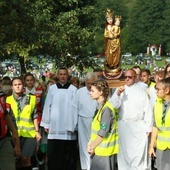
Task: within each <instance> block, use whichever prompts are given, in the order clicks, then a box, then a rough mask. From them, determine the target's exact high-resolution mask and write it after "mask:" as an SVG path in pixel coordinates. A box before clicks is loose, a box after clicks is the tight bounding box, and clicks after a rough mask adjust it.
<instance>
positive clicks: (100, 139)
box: [87, 80, 119, 170]
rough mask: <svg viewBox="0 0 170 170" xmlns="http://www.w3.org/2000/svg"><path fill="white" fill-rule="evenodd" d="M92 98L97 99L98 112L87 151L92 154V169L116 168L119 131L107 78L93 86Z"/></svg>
mask: <svg viewBox="0 0 170 170" xmlns="http://www.w3.org/2000/svg"><path fill="white" fill-rule="evenodd" d="M90 95H91V98H92V99H93V100H97V102H98V106H97V110H98V111H97V113H96V115H95V117H94V119H93V121H92V126H91V138H90V141H89V142H88V146H87V151H88V153H89V154H90V155H91V156H92V164H91V170H104V169H107V170H114V169H115V155H116V154H117V153H118V149H119V148H118V131H117V120H116V114H115V109H114V108H113V106H112V105H111V103H110V102H109V101H108V96H109V86H108V83H107V82H106V81H105V80H98V81H95V82H94V83H93V84H92V86H91V91H90Z"/></svg>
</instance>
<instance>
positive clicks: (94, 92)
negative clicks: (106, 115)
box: [90, 85, 102, 100]
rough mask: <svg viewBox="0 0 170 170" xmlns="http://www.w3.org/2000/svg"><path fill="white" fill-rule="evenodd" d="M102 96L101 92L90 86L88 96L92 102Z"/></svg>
mask: <svg viewBox="0 0 170 170" xmlns="http://www.w3.org/2000/svg"><path fill="white" fill-rule="evenodd" d="M101 95H102V92H101V91H99V90H98V89H97V88H96V86H93V85H92V86H91V91H90V96H91V99H92V100H98V99H99V98H100V96H101Z"/></svg>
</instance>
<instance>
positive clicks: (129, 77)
mask: <svg viewBox="0 0 170 170" xmlns="http://www.w3.org/2000/svg"><path fill="white" fill-rule="evenodd" d="M133 77H134V76H125V79H127V78H128V79H132V78H133Z"/></svg>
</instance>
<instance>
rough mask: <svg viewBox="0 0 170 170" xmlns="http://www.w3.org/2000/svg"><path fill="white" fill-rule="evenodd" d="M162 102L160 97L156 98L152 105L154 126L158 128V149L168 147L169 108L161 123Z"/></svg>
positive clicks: (169, 139) (169, 144) (169, 145)
mask: <svg viewBox="0 0 170 170" xmlns="http://www.w3.org/2000/svg"><path fill="white" fill-rule="evenodd" d="M162 112H163V104H162V100H161V99H157V101H156V103H155V106H154V116H155V123H156V127H157V128H158V136H157V146H156V147H157V148H158V149H160V150H165V149H167V148H169V149H170V121H169V120H170V109H168V111H167V113H166V117H165V124H163V125H162Z"/></svg>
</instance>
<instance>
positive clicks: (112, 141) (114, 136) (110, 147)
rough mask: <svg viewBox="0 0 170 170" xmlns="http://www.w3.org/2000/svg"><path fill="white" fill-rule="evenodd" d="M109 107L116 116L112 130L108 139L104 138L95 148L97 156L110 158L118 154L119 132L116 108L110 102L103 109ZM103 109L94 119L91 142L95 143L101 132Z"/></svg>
mask: <svg viewBox="0 0 170 170" xmlns="http://www.w3.org/2000/svg"><path fill="white" fill-rule="evenodd" d="M107 107H108V108H109V109H111V110H112V114H113V115H114V122H113V127H112V130H111V131H110V132H109V133H108V135H107V136H106V137H104V138H103V141H102V142H101V143H100V144H99V145H98V146H97V147H96V148H95V155H98V156H110V155H113V154H116V153H118V132H117V121H116V116H115V112H114V108H113V106H112V105H111V104H110V103H109V102H106V104H105V105H104V107H103V109H105V108H107ZM103 109H102V110H99V111H98V113H97V114H96V116H95V118H94V119H93V122H92V130H91V139H90V140H91V141H95V139H96V138H97V135H98V131H99V130H100V122H101V115H102V111H103Z"/></svg>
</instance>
